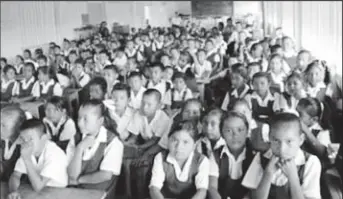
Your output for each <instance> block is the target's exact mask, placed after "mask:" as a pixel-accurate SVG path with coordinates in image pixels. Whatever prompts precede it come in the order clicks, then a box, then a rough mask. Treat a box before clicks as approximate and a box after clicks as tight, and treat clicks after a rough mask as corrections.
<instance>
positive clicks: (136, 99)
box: [129, 86, 146, 110]
mask: <svg viewBox="0 0 343 199" xmlns="http://www.w3.org/2000/svg"><path fill="white" fill-rule="evenodd" d="M145 91H146V88H144V87H143V86H142V87H141V88H140V89H139V91H138V93H137V94H136V95H135V94H134V92H133V91H132V90H131V91H130V92H131V94H130V102H129V106H131V107H132V108H134V109H136V110H138V109H140V108H141V104H142V99H143V93H144V92H145Z"/></svg>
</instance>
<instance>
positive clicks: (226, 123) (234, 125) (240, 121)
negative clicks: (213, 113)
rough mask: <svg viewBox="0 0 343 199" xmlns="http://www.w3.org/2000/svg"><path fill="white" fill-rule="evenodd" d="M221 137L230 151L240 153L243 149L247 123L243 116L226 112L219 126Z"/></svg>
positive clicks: (247, 128) (246, 134) (247, 127)
mask: <svg viewBox="0 0 343 199" xmlns="http://www.w3.org/2000/svg"><path fill="white" fill-rule="evenodd" d="M220 130H221V134H222V137H223V138H224V140H225V142H226V144H227V146H228V148H229V149H230V151H240V150H242V149H243V148H244V147H245V143H246V139H247V136H248V131H249V123H248V121H247V119H246V118H245V116H244V115H243V114H241V113H238V112H228V113H227V114H225V115H224V116H223V118H222V121H221V124H220Z"/></svg>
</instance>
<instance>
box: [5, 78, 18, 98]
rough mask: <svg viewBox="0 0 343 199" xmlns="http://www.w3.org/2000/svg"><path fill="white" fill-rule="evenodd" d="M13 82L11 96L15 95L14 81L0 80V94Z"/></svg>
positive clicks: (15, 82)
mask: <svg viewBox="0 0 343 199" xmlns="http://www.w3.org/2000/svg"><path fill="white" fill-rule="evenodd" d="M13 82H14V85H13V88H12V91H11V93H12V96H13V95H15V94H16V93H17V90H18V87H19V85H18V82H17V81H16V80H15V79H12V80H10V81H5V80H4V79H2V80H1V92H5V91H6V90H7V88H8V86H9V85H10V84H12V83H13Z"/></svg>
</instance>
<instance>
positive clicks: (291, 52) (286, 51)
mask: <svg viewBox="0 0 343 199" xmlns="http://www.w3.org/2000/svg"><path fill="white" fill-rule="evenodd" d="M282 49H283V56H284V58H285V60H286V62H287V63H288V65H289V66H295V65H296V58H297V52H296V50H295V48H294V42H293V40H292V39H291V38H290V37H288V36H284V37H282Z"/></svg>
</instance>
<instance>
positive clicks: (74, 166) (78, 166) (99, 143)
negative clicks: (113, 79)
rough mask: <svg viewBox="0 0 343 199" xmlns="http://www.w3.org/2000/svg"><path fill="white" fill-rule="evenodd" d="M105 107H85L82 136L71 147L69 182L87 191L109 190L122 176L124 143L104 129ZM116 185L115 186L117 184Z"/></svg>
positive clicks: (99, 104) (96, 103)
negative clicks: (118, 177)
mask: <svg viewBox="0 0 343 199" xmlns="http://www.w3.org/2000/svg"><path fill="white" fill-rule="evenodd" d="M104 111H105V107H104V105H103V104H102V102H101V101H100V100H89V101H87V102H85V103H84V104H83V105H81V107H80V109H79V114H78V117H79V119H78V126H79V129H80V132H81V134H82V136H80V137H75V139H74V143H73V142H70V144H69V145H68V148H69V150H67V151H70V153H69V154H68V157H69V158H71V159H70V160H71V162H70V164H69V166H68V175H69V182H70V184H72V185H77V186H79V187H83V188H92V189H101V190H107V189H108V188H109V187H110V186H111V185H113V186H114V184H115V183H114V182H115V181H116V179H117V176H119V175H120V170H121V163H122V158H123V149H124V147H123V144H122V142H121V141H120V140H119V138H118V137H117V136H116V135H115V134H114V133H113V132H110V131H108V130H107V129H106V128H105V127H104V126H103V124H104ZM113 183H114V184H113Z"/></svg>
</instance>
